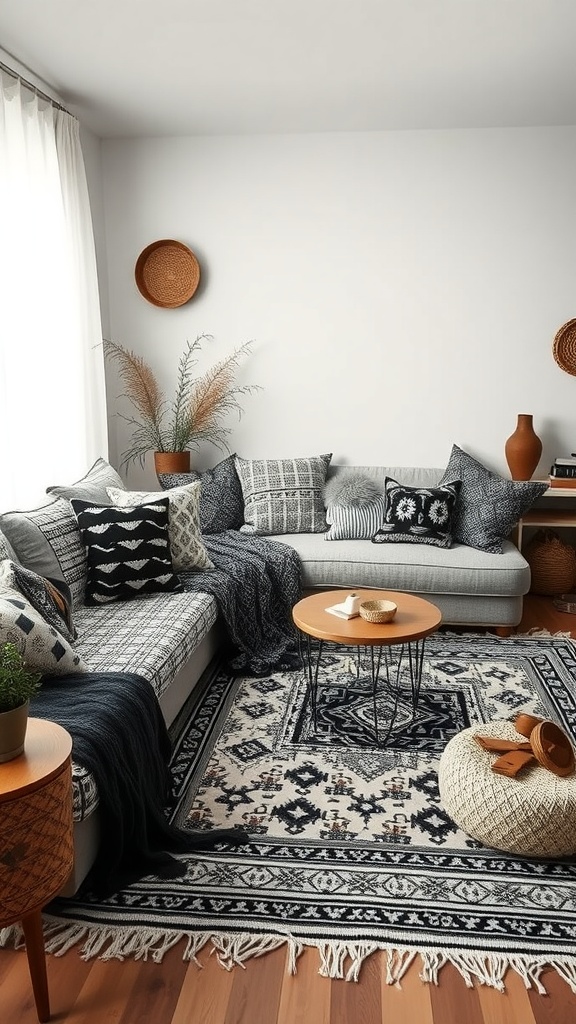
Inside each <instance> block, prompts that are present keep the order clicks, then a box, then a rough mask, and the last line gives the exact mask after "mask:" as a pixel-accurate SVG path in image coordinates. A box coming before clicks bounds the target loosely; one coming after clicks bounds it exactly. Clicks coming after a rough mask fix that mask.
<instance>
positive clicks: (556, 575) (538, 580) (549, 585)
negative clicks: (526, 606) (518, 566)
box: [522, 530, 576, 595]
mask: <svg viewBox="0 0 576 1024" xmlns="http://www.w3.org/2000/svg"><path fill="white" fill-rule="evenodd" d="M522 554H523V555H524V558H525V559H526V561H527V562H528V565H529V566H530V571H531V574H532V579H531V583H530V592H531V593H532V594H548V595H554V594H565V593H567V592H568V591H570V590H571V589H572V587H573V585H574V583H575V582H576V551H575V550H574V548H573V547H572V546H571V545H570V544H565V543H564V541H563V540H561V539H560V537H559V536H558V534H557V533H555V532H554V530H538V533H536V534H535V535H534V537H532V540H530V541H528V543H527V544H526V546H525V548H524V549H523V551H522Z"/></svg>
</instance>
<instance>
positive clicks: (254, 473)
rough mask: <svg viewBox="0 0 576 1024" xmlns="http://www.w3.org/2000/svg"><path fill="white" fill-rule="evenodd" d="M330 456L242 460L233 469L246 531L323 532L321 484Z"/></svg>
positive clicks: (324, 523)
mask: <svg viewBox="0 0 576 1024" xmlns="http://www.w3.org/2000/svg"><path fill="white" fill-rule="evenodd" d="M331 458H332V456H331V455H320V456H313V457H312V458H301V459H300V458H298V459H241V458H238V456H236V460H235V463H236V470H237V472H238V476H239V478H240V483H241V485H242V494H243V498H244V525H243V526H242V530H243V531H245V532H246V533H257V534H263V535H268V536H269V535H275V534H283V533H323V532H324V530H326V516H325V513H324V485H325V482H326V472H327V470H328V466H329V465H330V459H331Z"/></svg>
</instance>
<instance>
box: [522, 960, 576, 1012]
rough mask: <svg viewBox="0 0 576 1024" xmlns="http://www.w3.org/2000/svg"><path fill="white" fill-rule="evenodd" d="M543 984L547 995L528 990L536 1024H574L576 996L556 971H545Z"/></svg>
mask: <svg viewBox="0 0 576 1024" xmlns="http://www.w3.org/2000/svg"><path fill="white" fill-rule="evenodd" d="M542 984H543V985H544V988H545V989H546V995H545V996H541V995H539V994H538V992H536V990H535V989H529V990H528V999H529V1000H530V1006H531V1008H532V1013H533V1014H534V1020H535V1021H536V1024H573V1022H574V1021H576V995H574V993H573V992H572V990H571V988H570V987H569V986H568V985H567V984H566V982H565V981H563V980H562V978H561V977H560V975H559V974H557V973H556V971H544V972H543V974H542Z"/></svg>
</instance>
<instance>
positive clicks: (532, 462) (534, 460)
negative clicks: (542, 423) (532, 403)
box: [504, 412, 542, 480]
mask: <svg viewBox="0 0 576 1024" xmlns="http://www.w3.org/2000/svg"><path fill="white" fill-rule="evenodd" d="M504 453H505V455H506V462H507V463H508V467H509V469H510V475H511V477H512V479H513V480H530V477H531V476H532V473H533V472H534V470H535V469H536V466H537V465H538V463H539V461H540V456H541V455H542V441H541V440H540V438H539V437H538V435H537V434H536V433H535V432H534V427H533V426H532V416H529V415H528V414H527V413H522V412H521V413H519V415H518V423H517V424H516V430H515V431H514V433H513V434H511V435H510V437H509V438H508V440H507V441H506V444H505V446H504Z"/></svg>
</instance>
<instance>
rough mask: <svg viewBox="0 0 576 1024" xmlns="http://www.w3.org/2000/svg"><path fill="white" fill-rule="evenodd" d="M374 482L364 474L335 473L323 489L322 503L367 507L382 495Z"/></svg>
mask: <svg viewBox="0 0 576 1024" xmlns="http://www.w3.org/2000/svg"><path fill="white" fill-rule="evenodd" d="M382 493H383V491H382V488H381V487H379V486H378V484H377V483H376V480H373V479H372V478H371V477H369V476H367V475H366V474H365V473H356V472H354V470H350V471H349V472H342V473H336V475H335V476H333V477H331V478H330V479H329V480H327V482H326V484H325V487H324V503H325V505H326V506H327V507H328V506H329V505H369V504H370V503H371V502H373V501H375V500H376V498H379V497H380V496H381V495H382Z"/></svg>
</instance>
